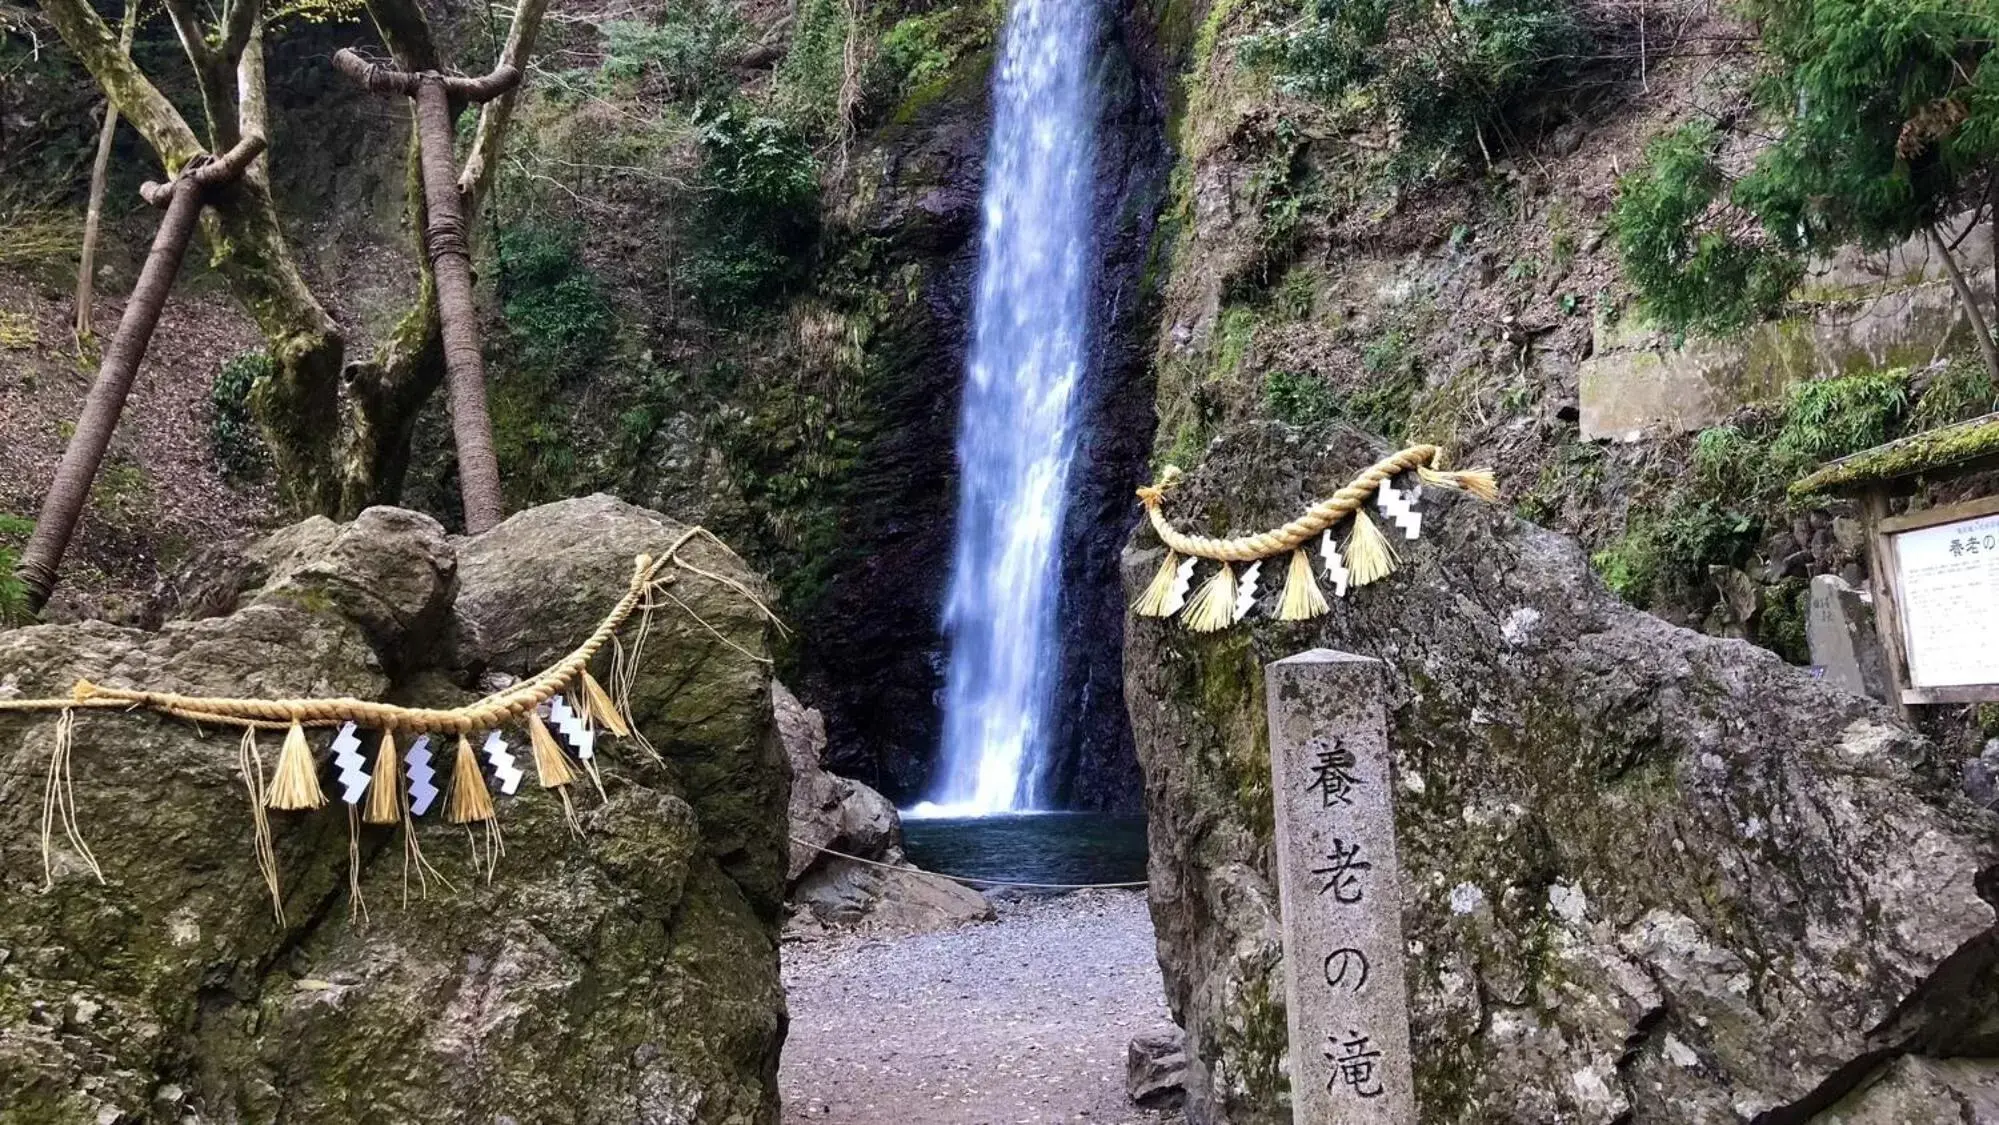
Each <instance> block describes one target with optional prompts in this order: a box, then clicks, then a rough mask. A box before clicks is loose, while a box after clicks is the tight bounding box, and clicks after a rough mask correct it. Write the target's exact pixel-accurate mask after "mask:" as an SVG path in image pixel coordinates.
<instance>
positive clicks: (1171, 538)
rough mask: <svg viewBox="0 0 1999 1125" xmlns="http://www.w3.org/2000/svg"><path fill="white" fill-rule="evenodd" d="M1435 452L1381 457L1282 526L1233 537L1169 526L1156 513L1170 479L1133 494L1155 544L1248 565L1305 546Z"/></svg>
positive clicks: (1419, 449) (1420, 448)
mask: <svg viewBox="0 0 1999 1125" xmlns="http://www.w3.org/2000/svg"><path fill="white" fill-rule="evenodd" d="M1437 453H1438V449H1437V447H1436V446H1434V445H1412V446H1410V447H1409V448H1407V449H1405V450H1403V451H1401V452H1400V453H1395V454H1391V455H1389V456H1387V457H1384V458H1382V459H1381V460H1379V461H1376V462H1375V463H1374V464H1372V465H1370V466H1368V467H1367V468H1366V469H1365V470H1363V471H1362V472H1361V473H1360V475H1359V476H1356V477H1355V478H1353V480H1351V481H1349V482H1347V485H1346V487H1344V488H1342V489H1340V490H1339V491H1338V492H1335V493H1333V494H1332V495H1331V496H1330V497H1328V498H1326V499H1324V500H1321V501H1319V502H1318V503H1317V504H1314V505H1312V506H1311V507H1310V508H1307V509H1305V514H1304V515H1301V516H1299V517H1298V518H1297V519H1295V520H1292V521H1291V522H1290V523H1287V524H1285V525H1284V526H1283V527H1279V528H1274V529H1272V530H1270V531H1266V532H1263V533H1262V534H1260V535H1245V536H1242V537H1240V538H1237V539H1209V538H1206V537H1203V536H1199V535H1187V534H1185V533H1183V532H1181V531H1180V530H1179V529H1178V528H1176V527H1174V526H1173V524H1172V523H1171V522H1170V521H1169V520H1167V518H1166V513H1165V512H1164V511H1162V510H1161V507H1162V505H1163V503H1164V501H1165V499H1166V488H1167V486H1168V485H1170V483H1171V481H1170V479H1169V480H1168V481H1166V482H1165V483H1162V484H1160V485H1155V486H1153V487H1150V488H1141V489H1139V492H1138V495H1139V499H1140V500H1141V501H1143V502H1144V504H1145V510H1146V514H1147V515H1149V516H1150V517H1151V518H1152V530H1154V531H1156V532H1158V533H1159V541H1160V542H1162V543H1164V544H1166V547H1167V549H1168V550H1170V551H1172V552H1174V553H1175V554H1179V555H1191V556H1193V557H1194V558H1197V559H1210V560H1213V561H1215V562H1253V561H1255V560H1257V559H1267V558H1269V557H1270V556H1272V555H1278V554H1283V553H1284V552H1285V551H1291V550H1296V549H1297V548H1299V547H1302V546H1304V545H1305V544H1306V543H1308V542H1310V541H1311V539H1312V537H1313V536H1315V535H1317V534H1319V533H1320V532H1322V531H1324V530H1326V529H1327V528H1329V527H1331V526H1333V525H1334V524H1336V523H1338V522H1340V521H1341V520H1343V519H1345V518H1346V517H1347V516H1349V515H1351V514H1352V513H1354V512H1356V511H1358V510H1360V508H1361V507H1362V506H1363V505H1365V504H1366V503H1367V498H1368V497H1370V496H1372V495H1374V493H1375V491H1376V490H1377V489H1379V488H1380V487H1381V486H1382V484H1383V483H1385V482H1386V481H1388V480H1390V479H1392V478H1393V477H1395V476H1396V475H1397V474H1398V473H1403V472H1407V471H1409V470H1410V469H1422V468H1428V467H1429V466H1430V464H1431V462H1433V461H1434V460H1436V457H1437Z"/></svg>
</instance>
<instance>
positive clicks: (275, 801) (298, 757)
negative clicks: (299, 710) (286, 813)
mask: <svg viewBox="0 0 1999 1125" xmlns="http://www.w3.org/2000/svg"><path fill="white" fill-rule="evenodd" d="M264 800H265V802H266V803H267V804H268V805H269V806H270V807H271V808H274V809H286V810H297V809H318V808H324V807H326V793H325V791H323V790H321V789H320V787H319V767H318V766H317V765H316V764H314V762H313V760H312V747H311V746H309V745H307V743H306V741H305V728H304V727H302V726H300V725H299V724H297V723H293V724H292V725H291V729H290V730H287V731H286V732H285V745H284V749H282V750H280V751H278V771H277V775H276V776H274V777H273V778H272V779H271V788H270V791H269V793H267V794H266V795H265V798H264Z"/></svg>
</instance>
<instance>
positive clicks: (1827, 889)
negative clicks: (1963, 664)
mask: <svg viewBox="0 0 1999 1125" xmlns="http://www.w3.org/2000/svg"><path fill="white" fill-rule="evenodd" d="M1382 452H1383V449H1382V447H1381V446H1379V445H1378V444H1377V443H1375V442H1374V441H1373V440H1372V439H1368V438H1364V437H1363V436H1361V435H1359V434H1357V433H1354V432H1351V431H1342V432H1339V433H1336V434H1335V435H1333V437H1332V440H1331V441H1330V442H1327V443H1323V444H1318V445H1314V446H1309V447H1308V446H1307V445H1306V444H1305V443H1303V442H1301V441H1299V440H1298V438H1297V436H1296V435H1295V434H1294V433H1292V432H1289V431H1287V430H1285V429H1284V428H1282V427H1275V426H1272V427H1268V428H1253V429H1249V430H1246V431H1242V432H1237V433H1233V434H1231V435H1230V436H1229V437H1228V439H1227V440H1225V441H1222V442H1220V443H1218V444H1217V445H1216V446H1215V447H1213V448H1212V449H1211V450H1210V451H1209V453H1208V455H1207V457H1206V460H1205V463H1204V464H1203V465H1202V466H1201V467H1200V468H1199V469H1198V470H1197V471H1195V472H1193V473H1191V474H1190V475H1189V476H1188V478H1187V480H1186V482H1185V483H1184V484H1183V485H1182V486H1181V487H1180V488H1179V489H1178V490H1176V491H1175V492H1174V493H1173V495H1172V497H1171V499H1170V500H1169V501H1168V510H1169V512H1171V513H1173V514H1175V515H1176V516H1178V517H1179V518H1180V519H1182V520H1183V521H1185V523H1186V524H1187V525H1189V527H1190V529H1191V530H1196V531H1199V532H1200V533H1202V534H1240V533H1246V532H1252V531H1260V530H1262V529H1264V528H1266V527H1271V526H1276V525H1278V524H1281V523H1283V522H1285V521H1286V520H1288V519H1290V518H1291V517H1293V516H1294V515H1296V513H1297V512H1298V511H1299V510H1300V509H1301V508H1302V506H1303V505H1304V504H1305V503H1307V502H1308V501H1309V500H1311V499H1315V498H1317V497H1318V496H1320V495H1323V494H1326V493H1329V492H1331V491H1332V490H1333V489H1334V488H1336V487H1338V485H1339V484H1341V483H1343V482H1344V481H1345V480H1346V479H1347V478H1348V477H1349V476H1350V475H1351V474H1352V473H1353V472H1354V471H1355V470H1357V469H1358V468H1360V467H1362V466H1364V465H1365V464H1367V463H1369V462H1371V461H1373V460H1374V459H1375V458H1376V457H1377V456H1379V455H1380V454H1381V453H1382ZM1502 469H1503V466H1502ZM1501 477H1502V483H1512V482H1506V481H1505V476H1504V473H1503V471H1502V474H1501ZM1423 505H1424V508H1425V509H1426V511H1425V519H1424V536H1423V538H1422V539H1421V540H1420V541H1418V542H1415V543H1405V542H1402V541H1400V540H1399V539H1398V542H1397V547H1398V549H1399V550H1401V552H1402V555H1403V566H1402V569H1401V570H1399V571H1398V572H1397V573H1395V574H1394V575H1392V576H1391V577H1389V578H1387V579H1385V580H1383V581H1381V582H1380V583H1378V584H1375V585H1371V586H1368V587H1365V588H1363V589H1359V590H1355V591H1353V592H1352V595H1351V596H1350V597H1347V598H1345V599H1339V600H1335V603H1334V608H1333V612H1332V613H1331V614H1330V615H1329V616H1326V617H1323V618H1320V619H1318V620H1316V621H1312V622H1305V623H1297V624H1286V623H1279V622H1276V621H1273V620H1272V619H1271V617H1270V615H1269V612H1268V610H1269V607H1270V605H1271V604H1272V602H1273V600H1274V596H1275V593H1276V587H1277V586H1278V585H1279V584H1280V583H1279V582H1272V583H1269V584H1267V586H1266V589H1265V593H1264V598H1263V601H1262V608H1261V609H1259V611H1258V612H1257V614H1256V615H1255V616H1253V617H1251V618H1250V619H1249V620H1248V621H1246V622H1245V623H1244V624H1242V625H1239V626H1238V627H1236V628H1234V629H1231V630H1228V631H1226V632H1223V633H1219V634H1214V635H1209V636H1200V635H1195V634H1192V633H1189V632H1187V631H1186V630H1184V629H1183V628H1181V627H1180V625H1179V624H1178V623H1177V622H1160V621H1153V620H1141V621H1134V622H1133V623H1132V624H1131V626H1130V630H1129V633H1128V638H1127V649H1126V652H1127V659H1126V671H1127V685H1126V696H1127V701H1128V704H1129V706H1130V709H1131V714H1132V720H1133V724H1134V728H1135V731H1136V734H1137V739H1138V749H1139V754H1140V759H1141V761H1142V762H1143V763H1144V764H1145V767H1146V775H1147V783H1146V784H1147V806H1148V810H1149V812H1150V833H1151V846H1152V852H1151V876H1152V888H1151V901H1152V908H1153V917H1154V921H1155V923H1156V925H1157V930H1158V940H1159V951H1160V960H1161V963H1162V965H1163V967H1164V970H1165V976H1166V986H1167V991H1168V994H1169V998H1170V1000H1171V1003H1172V1007H1173V1011H1174V1014H1175V1015H1176V1017H1177V1018H1178V1020H1179V1022H1180V1023H1181V1024H1182V1025H1183V1026H1184V1027H1185V1028H1186V1030H1187V1052H1188V1056H1189V1063H1190V1066H1189V1073H1188V1080H1187V1087H1188V1096H1189V1105H1188V1112H1189V1120H1190V1121H1192V1122H1196V1123H1200V1125H1212V1123H1221V1122H1227V1123H1232V1125H1251V1123H1255V1125H1278V1123H1280V1122H1288V1121H1289V1120H1290V1111H1289V1108H1288V1095H1287V1093H1286V1079H1285V1072H1286V1038H1285V1016H1284V1011H1283V997H1284V975H1283V974H1284V966H1283V961H1282V954H1281V945H1280V929H1279V921H1278V917H1279V916H1278V900H1277V893H1276V888H1275V884H1274V882H1273V879H1272V874H1273V872H1272V812H1271V793H1270V762H1269V742H1268V732H1267V729H1266V721H1265V713H1264V698H1263V691H1262V670H1263V667H1264V665H1265V664H1266V663H1267V662H1269V661H1271V660H1274V659H1278V658H1281V657H1284V656H1287V655H1291V654H1293V653H1296V652H1299V651H1301V650H1305V649H1311V648H1318V647H1325V648H1332V649H1337V650H1343V651H1347V652H1353V653H1359V654H1362V655H1367V656H1373V657H1378V658H1380V659H1381V660H1382V661H1383V662H1385V664H1386V667H1387V674H1386V686H1385V691H1386V694H1387V705H1388V714H1389V728H1390V729H1389V737H1390V742H1391V746H1392V749H1393V755H1394V776H1395V781H1394V799H1395V803H1396V808H1395V815H1396V829H1397V832H1398V836H1399V843H1400V849H1401V855H1402V867H1403V901H1402V928H1403V933H1404V935H1405V937H1406V939H1407V942H1408V950H1409V964H1408V969H1409V972H1408V980H1409V992H1410V997H1409V999H1410V1007H1411V1014H1412V1019H1413V1023H1414V1029H1413V1034H1414V1054H1415V1066H1416V1082H1417V1096H1418V1100H1419V1102H1420V1106H1421V1110H1420V1117H1421V1119H1422V1120H1423V1121H1424V1122H1426V1123H1447V1122H1481V1123H1484V1122H1521V1123H1528V1122H1532V1123H1536V1125H1540V1123H1548V1122H1564V1123H1567V1122H1577V1123H1598V1125H1609V1123H1611V1122H1634V1123H1645V1122H1675V1123H1707V1122H1715V1123H1720V1122H1748V1121H1759V1122H1777V1121H1783V1122H1804V1121H1808V1120H1811V1119H1812V1115H1813V1114H1814V1113H1817V1112H1820V1111H1826V1112H1828V1113H1831V1112H1832V1111H1830V1110H1828V1109H1827V1107H1829V1106H1832V1105H1834V1104H1835V1103H1840V1100H1841V1099H1842V1098H1846V1097H1848V1096H1849V1095H1854V1094H1855V1091H1856V1090H1858V1088H1859V1087H1860V1086H1861V1085H1862V1084H1863V1083H1865V1082H1866V1081H1868V1080H1870V1079H1871V1078H1872V1077H1874V1076H1876V1075H1880V1074H1883V1073H1885V1072H1886V1068H1890V1067H1895V1066H1899V1069H1896V1070H1894V1071H1893V1073H1892V1074H1889V1075H1888V1077H1889V1080H1890V1081H1889V1082H1888V1083H1884V1084H1883V1085H1882V1086H1881V1087H1879V1089H1880V1090H1881V1091H1882V1092H1881V1093H1879V1094H1877V1095H1872V1096H1871V1097H1872V1101H1871V1102H1870V1101H1869V1097H1870V1096H1865V1095H1856V1096H1857V1097H1859V1101H1858V1102H1846V1103H1841V1104H1843V1105H1845V1106H1846V1107H1848V1108H1843V1109H1841V1110H1839V1111H1838V1114H1834V1115H1832V1116H1827V1117H1825V1118H1824V1120H1826V1121H1835V1120H1838V1121H1855V1122H1858V1121H1886V1120H1890V1119H1891V1117H1889V1116H1882V1114H1892V1113H1894V1112H1897V1111H1896V1110H1894V1109H1893V1108H1892V1107H1893V1106H1895V1105H1914V1104H1918V1103H1919V1102H1921V1104H1932V1102H1934V1101H1935V1099H1936V1098H1937V1097H1941V1096H1942V1095H1936V1094H1935V1090H1936V1088H1937V1087H1939V1086H1948V1085H1951V1084H1956V1086H1955V1088H1958V1089H1961V1090H1963V1091H1965V1092H1964V1093H1963V1094H1962V1096H1963V1097H1964V1098H1965V1099H1967V1102H1966V1104H1970V1103H1969V1099H1971V1098H1973V1097H1989V1084H1990V1082H1991V1080H1992V1072H1991V1071H1990V1069H1989V1068H1987V1067H1986V1066H1984V1065H1983V1064H1979V1065H1975V1066H1969V1067H1968V1073H1970V1075H1971V1077H1967V1076H1966V1073H1961V1072H1964V1071H1966V1067H1962V1066H1953V1067H1949V1068H1942V1067H1926V1068H1918V1067H1914V1064H1913V1062H1911V1063H1902V1064H1897V1063H1896V1062H1895V1060H1897V1059H1901V1058H1904V1057H1909V1058H1911V1059H1916V1058H1921V1059H1941V1058H1949V1057H1952V1056H1958V1055H1994V1054H1999V1052H1996V1051H1995V1050H1994V1047H1995V1043H1994V1035H1993V1032H1992V1029H1991V1027H1990V1026H1989V1025H1990V1024H1991V1023H1992V1022H1993V1021H1992V1019H1991V1018H1990V1017H1989V1015H1981V1014H1980V1013H1989V1012H1991V1011H1994V1010H1999V1005H1995V1003H1994V999H1995V988H1994V984H1993V981H1994V964H1995V956H1999V955H1996V954H1995V949H1999V940H1995V937H1994V934H1993V922H1994V912H1993V908H1992V907H1991V906H1990V905H1988V903H1987V901H1986V900H1985V898H1984V897H1983V896H1982V894H1981V888H1982V887H1984V886H1986V885H1988V884H1987V883H1986V880H1987V878H1988V877H1989V875H1990V874H1991V873H1992V870H1993V866H1994V863H1995V861H1996V860H1999V833H1995V832H1994V828H1995V827H1999V820H1995V819H1994V818H1993V817H1992V816H1991V815H1990V814H1988V813H1986V812H1984V811H1983V810H1981V809H1978V808H1977V807H1975V806H1974V805H1972V804H1971V803H1970V802H1969V801H1967V800H1965V799H1964V798H1963V797H1962V796H1961V795H1960V794H1959V793H1957V792H1956V791H1955V789H1954V787H1953V785H1952V784H1951V783H1950V782H1951V779H1950V777H1949V776H1947V771H1945V770H1942V769H1939V768H1937V764H1936V763H1935V762H1933V761H1932V754H1931V750H1930V747H1929V746H1928V744H1927V743H1926V742H1924V741H1923V740H1922V739H1921V738H1919V737H1917V736H1915V735H1913V734H1911V732H1910V731H1909V730H1908V729H1907V728H1905V727H1903V726H1901V725H1899V724H1898V723H1897V722H1895V721H1894V719H1893V717H1892V716H1891V715H1890V714H1889V713H1887V712H1886V711H1884V710H1883V709H1881V708H1880V707H1879V706H1877V705H1875V704H1873V703H1872V702H1870V701H1867V700H1864V699H1862V698H1859V697H1857V696H1854V695H1852V694H1850V693H1847V692H1843V691H1839V690H1836V689H1833V688H1831V687H1829V686H1827V685H1825V684H1822V683H1819V682H1816V681H1815V680H1814V679H1813V677H1812V676H1811V675H1810V674H1809V673H1808V672H1807V671H1806V670H1804V669H1800V668H1794V667H1791V666H1789V665H1786V664H1785V663H1783V662H1782V661H1781V660H1779V659H1778V658H1777V657H1775V656H1773V655H1771V654H1770V653H1768V652H1765V651H1763V650H1761V649H1757V648H1754V647H1752V646H1750V645H1748V644H1745V643H1742V642H1739V641H1728V640H1717V639H1714V638H1710V637H1706V636H1702V635H1700V634H1697V633H1692V632H1689V631H1686V630H1683V629H1678V628H1675V627H1672V626H1670V625H1667V624H1666V623H1664V622H1662V621H1660V620H1658V619H1657V618H1654V617H1652V616H1650V615H1648V614H1644V613H1641V612H1639V611H1637V610H1634V609H1632V608H1630V607H1628V606H1626V605H1625V604H1623V603H1622V602H1620V601H1619V600H1617V599H1616V598H1615V597H1613V596H1612V595H1611V594H1610V593H1609V592H1608V591H1607V590H1606V589H1605V588H1604V587H1603V585H1602V584H1601V583H1600V582H1599V581H1598V580H1597V579H1596V578H1595V576H1594V575H1593V574H1592V572H1591V570H1590V567H1589V565H1588V562H1587V560H1586V559H1585V558H1584V557H1583V555H1582V553H1581V552H1580V551H1579V550H1578V549H1577V547H1576V546H1575V544H1574V543H1572V542H1570V541H1569V540H1567V539H1564V538H1562V537H1560V536H1557V535H1554V534H1551V533H1548V532H1545V531H1542V530H1540V529H1538V528H1535V527H1533V526H1531V525H1528V524H1526V523H1523V522H1521V521H1520V520H1518V519H1515V518H1514V517H1513V516H1512V515H1511V514H1509V513H1508V512H1507V511H1506V509H1505V508H1504V507H1492V506H1487V505H1483V504H1480V503H1478V502H1477V501H1475V500H1471V499H1469V498H1464V497H1460V496H1455V495H1453V494H1449V493H1440V492H1439V491H1438V490H1435V489H1431V490H1427V491H1426V492H1425V493H1424V497H1423ZM1159 560H1160V552H1159V550H1158V549H1157V547H1156V545H1155V544H1154V543H1152V542H1151V540H1150V536H1149V533H1141V535H1140V538H1139V539H1138V541H1137V542H1136V544H1135V549H1134V550H1133V551H1131V552H1130V553H1129V554H1128V557H1127V564H1126V579H1127V584H1128V585H1129V586H1130V587H1131V588H1132V589H1133V590H1134V591H1136V590H1137V589H1139V588H1141V587H1142V586H1143V584H1144V583H1146V582H1147V581H1149V580H1150V579H1151V577H1152V573H1153V571H1154V569H1155V568H1156V567H1157V565H1158V563H1159ZM1264 569H1265V571H1266V572H1270V571H1271V570H1272V568H1271V567H1270V566H1268V565H1266V567H1265V568H1264ZM1207 573H1208V571H1207V570H1206V568H1204V569H1203V571H1202V577H1205V576H1206V574H1207ZM1278 573H1279V574H1280V575H1281V569H1280V570H1279V572H1278ZM1891 1017H1892V1018H1891ZM1981 1085H1983V1086H1985V1087H1988V1089H1987V1091H1986V1092H1984V1093H1978V1092H1976V1091H1974V1090H1973V1087H1977V1086H1981ZM1933 1095H1934V1096H1933ZM1891 1097H1896V1098H1900V1100H1899V1101H1892V1102H1891V1101H1884V1100H1883V1099H1887V1098H1891ZM1923 1098H1931V1101H1928V1102H1923V1101H1921V1099H1923ZM1861 1103H1866V1104H1869V1105H1872V1107H1873V1108H1872V1109H1869V1110H1867V1111H1866V1112H1861V1111H1858V1110H1852V1109H1851V1107H1852V1106H1854V1105H1856V1104H1861ZM1936 1104H1943V1103H1941V1102H1937V1103H1936ZM1884 1106H1885V1107H1888V1108H1883V1107H1884ZM1839 1114H1844V1116H1840V1115H1839ZM1869 1114H1871V1115H1869ZM1892 1119H1894V1120H1911V1121H1913V1120H1917V1119H1919V1118H1917V1117H1893V1118H1892ZM1922 1119H1925V1120H1927V1118H1922Z"/></svg>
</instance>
